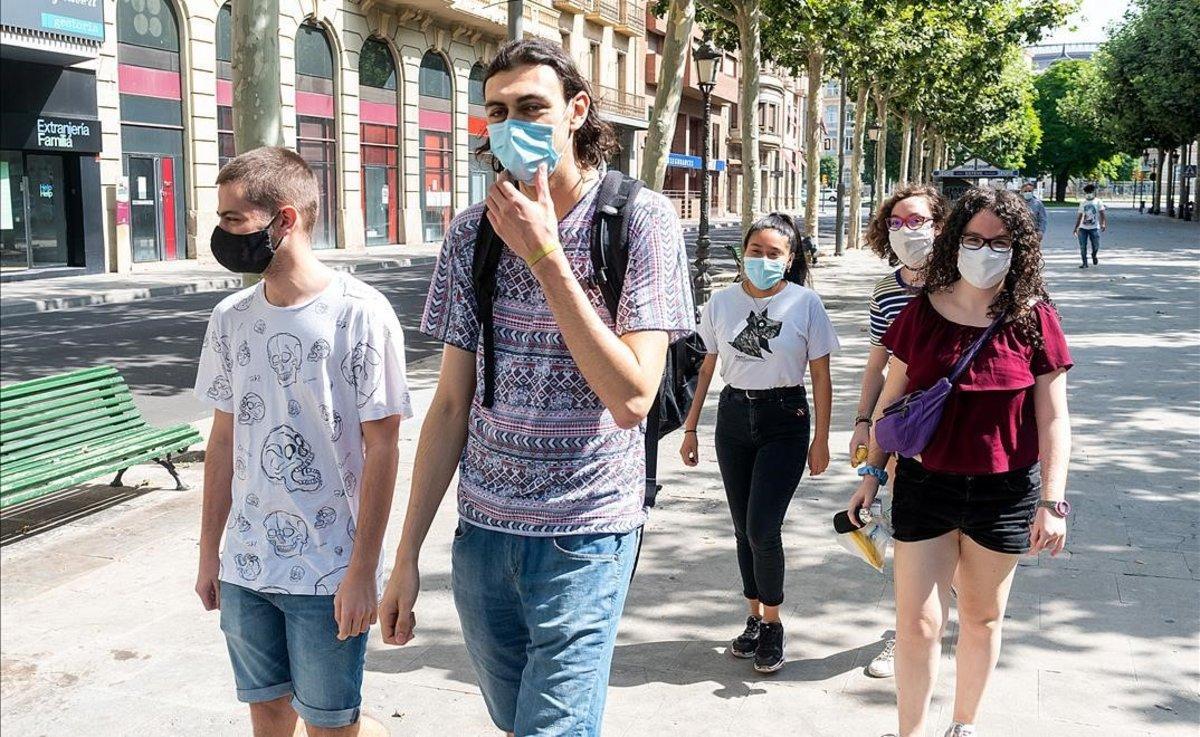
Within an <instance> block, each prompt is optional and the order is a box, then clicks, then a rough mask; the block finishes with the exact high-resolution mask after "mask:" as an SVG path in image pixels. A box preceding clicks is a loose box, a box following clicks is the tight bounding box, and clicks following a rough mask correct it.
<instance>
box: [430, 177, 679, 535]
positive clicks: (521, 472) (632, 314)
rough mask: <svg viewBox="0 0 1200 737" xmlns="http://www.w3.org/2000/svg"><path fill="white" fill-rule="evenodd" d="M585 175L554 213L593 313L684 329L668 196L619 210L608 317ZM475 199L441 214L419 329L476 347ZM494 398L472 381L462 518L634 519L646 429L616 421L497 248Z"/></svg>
mask: <svg viewBox="0 0 1200 737" xmlns="http://www.w3.org/2000/svg"><path fill="white" fill-rule="evenodd" d="M597 189H598V188H597V187H596V186H593V187H592V189H591V191H589V192H588V193H587V194H585V195H584V196H583V199H581V200H580V201H579V202H578V203H577V204H576V205H575V207H574V208H572V210H571V211H570V212H569V213H567V215H566V217H564V218H563V220H562V222H561V223H559V230H558V233H559V239H560V241H561V242H562V246H563V251H564V253H565V254H566V256H567V258H568V259H569V260H570V262H571V269H572V271H573V272H574V274H575V276H576V278H578V279H579V280H580V284H581V285H582V286H583V288H584V291H585V292H586V293H587V295H588V297H589V299H590V300H591V302H592V306H593V307H594V308H595V310H596V312H597V314H599V315H600V317H601V319H603V320H604V321H605V323H607V324H608V326H609V327H610V328H612V329H613V331H614V332H615V333H616V334H617V335H623V334H625V333H630V332H637V331H645V330H662V331H666V332H668V333H669V335H670V340H672V341H674V340H677V339H679V338H681V337H684V336H685V335H687V334H688V333H691V332H692V331H693V330H694V329H695V317H694V312H693V307H692V297H691V289H690V286H689V279H688V264H687V252H686V251H685V250H684V246H683V234H682V232H681V230H680V227H679V218H678V216H677V215H676V214H675V210H674V208H673V207H672V206H671V204H670V202H669V201H668V200H667V199H666V198H665V197H663V196H662V195H661V194H659V193H657V192H653V191H650V190H648V189H642V190H641V191H640V193H639V194H638V196H637V198H636V199H635V201H634V202H633V203H632V204H631V205H630V207H631V208H632V209H631V210H630V212H629V223H630V235H629V265H628V269H627V271H626V275H625V286H624V289H623V290H622V294H621V301H620V304H619V306H618V309H617V319H616V321H615V322H614V321H613V319H612V317H611V315H609V312H608V309H607V308H606V306H605V304H604V298H603V296H602V295H601V293H600V290H599V289H598V288H597V287H595V286H592V285H591V281H590V279H591V276H592V262H591V251H590V247H589V238H590V236H591V224H592V215H593V212H594V210H595V197H596V191H597ZM482 215H483V205H482V204H480V205H475V206H473V207H470V208H468V209H467V210H464V211H463V212H461V213H459V214H458V216H456V217H455V218H454V220H453V221H452V222H451V223H450V229H449V231H448V232H447V234H446V239H445V242H444V244H443V246H442V252H441V255H440V256H439V258H438V263H437V268H436V270H435V272H434V275H433V279H432V281H431V282H430V285H429V298H428V301H427V302H426V304H425V315H424V319H423V320H422V323H421V331H422V332H424V333H426V334H428V335H430V336H432V337H434V338H437V339H438V340H441V341H443V342H445V343H449V344H450V345H453V346H456V347H458V348H461V349H463V350H467V351H472V352H475V353H476V371H477V375H478V376H482V375H483V351H482V349H481V348H482V341H480V339H479V338H480V335H479V333H480V323H479V316H478V311H477V303H476V299H475V294H474V291H473V289H472V286H471V264H472V260H473V258H474V252H475V236H476V233H477V231H478V228H479V222H480V219H481V217H482ZM496 281H497V286H496V297H495V301H494V320H495V331H496V334H495V339H496V352H495V370H496V384H495V401H494V403H493V406H492V407H491V408H485V407H484V406H483V405H482V397H483V382H482V380H480V381H478V382H476V390H475V400H474V402H473V404H472V407H471V414H470V420H469V422H468V432H467V443H466V447H465V448H464V449H463V454H462V459H461V461H460V464H459V489H458V511H459V515H460V517H461V518H462V519H463V520H465V521H466V522H469V523H471V524H474V525H478V526H481V527H487V528H491V529H496V530H501V531H505V532H511V533H515V534H520V535H535V536H538V535H568V534H582V533H620V532H628V531H631V530H634V529H637V528H638V527H639V526H641V525H642V524H643V523H644V522H645V520H646V513H645V511H644V509H643V505H642V500H643V496H644V494H645V467H646V463H645V460H646V459H645V447H644V442H645V440H644V434H643V433H644V430H643V429H641V428H634V429H632V430H622V429H621V428H620V427H618V426H617V424H616V422H615V421H614V420H613V417H612V414H611V413H610V412H609V411H608V410H607V409H606V408H605V407H604V405H603V403H601V401H600V398H599V397H598V396H596V393H595V392H593V391H592V389H591V387H589V386H588V384H587V381H586V380H585V379H584V377H583V374H582V373H581V372H580V370H579V367H578V366H577V365H576V363H575V360H574V359H573V358H572V357H571V353H570V351H569V350H568V349H567V345H566V342H565V341H564V340H563V336H562V333H561V331H560V330H559V328H558V325H557V323H556V322H555V320H554V315H553V314H552V313H551V311H550V307H549V305H548V304H547V303H546V297H545V294H544V293H543V291H542V288H541V285H540V284H539V283H538V281H537V279H536V278H535V277H534V276H533V274H532V273H530V271H529V269H528V267H527V266H526V265H525V263H524V262H523V261H522V260H521V259H520V258H519V257H518V256H516V255H515V254H514V253H513V252H512V251H510V250H508V249H507V248H506V249H505V250H504V254H503V256H502V257H501V259H500V266H499V270H498V272H497V280H496Z"/></svg>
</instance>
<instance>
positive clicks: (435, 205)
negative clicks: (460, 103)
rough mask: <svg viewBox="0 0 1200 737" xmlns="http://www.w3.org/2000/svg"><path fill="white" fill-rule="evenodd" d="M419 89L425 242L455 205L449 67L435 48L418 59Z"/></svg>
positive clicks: (438, 235)
mask: <svg viewBox="0 0 1200 737" xmlns="http://www.w3.org/2000/svg"><path fill="white" fill-rule="evenodd" d="M419 88H420V93H421V98H420V101H419V103H418V108H419V113H418V119H419V126H420V132H419V135H420V142H421V171H420V181H421V227H422V231H423V237H424V240H425V241H426V242H430V241H440V240H441V239H442V236H444V235H445V233H446V228H447V227H448V226H449V225H450V214H451V212H452V209H453V206H454V195H453V192H454V148H453V143H452V142H453V140H454V139H453V129H454V128H453V119H454V105H453V100H452V99H451V98H452V96H453V94H452V93H453V83H452V81H451V79H450V70H449V68H447V66H446V60H445V59H444V58H442V55H441V54H439V53H437V52H436V51H427V52H425V56H424V58H422V59H421V77H420V80H419Z"/></svg>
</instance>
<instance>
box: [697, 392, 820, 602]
mask: <svg viewBox="0 0 1200 737" xmlns="http://www.w3.org/2000/svg"><path fill="white" fill-rule="evenodd" d="M808 417H809V416H808V401H807V399H806V397H805V393H804V387H802V386H801V387H795V388H793V389H790V390H788V393H787V396H782V397H778V396H776V397H769V398H753V399H751V398H748V397H747V396H746V395H745V393H742V392H738V391H737V390H734V389H730V388H729V387H726V388H725V390H724V391H722V392H721V403H720V406H719V408H718V409H717V433H716V436H717V437H716V439H717V464H718V465H719V466H720V468H721V479H722V481H724V482H725V496H726V498H727V499H728V500H729V511H730V514H731V515H732V516H733V530H734V536H735V537H736V538H737V554H738V568H740V569H741V573H742V592H743V593H744V594H745V596H746V598H747V599H758V600H759V601H761V602H762V603H763V604H764V605H766V606H779V605H780V604H782V603H783V570H784V557H783V538H782V535H781V530H782V528H783V517H784V514H786V513H787V508H788V504H790V503H791V501H792V495H793V494H794V493H795V492H796V486H797V485H799V483H800V477H801V476H802V475H803V473H804V466H805V463H806V462H807V460H808V434H809V419H808Z"/></svg>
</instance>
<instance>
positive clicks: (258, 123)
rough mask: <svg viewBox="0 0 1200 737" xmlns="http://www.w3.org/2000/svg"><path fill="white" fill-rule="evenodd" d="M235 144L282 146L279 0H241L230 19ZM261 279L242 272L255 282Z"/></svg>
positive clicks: (242, 147) (238, 146)
mask: <svg viewBox="0 0 1200 737" xmlns="http://www.w3.org/2000/svg"><path fill="white" fill-rule="evenodd" d="M230 36H231V48H230V62H231V63H230V66H231V67H232V76H233V80H232V87H233V145H234V148H235V150H236V151H237V153H239V154H241V153H245V152H247V151H250V150H252V149H256V148H259V147H260V146H282V145H283V99H282V97H281V96H280V89H281V87H280V83H279V0H239V1H238V2H235V3H233V15H232V17H231V21H230ZM261 278H262V276H261V275H259V274H242V284H243V285H245V286H250V285H251V284H254V283H256V282H258V281H259V280H260V279H261Z"/></svg>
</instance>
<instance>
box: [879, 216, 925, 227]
mask: <svg viewBox="0 0 1200 737" xmlns="http://www.w3.org/2000/svg"><path fill="white" fill-rule="evenodd" d="M932 219H933V218H927V217H925V216H924V215H909V216H908V217H906V218H902V217H890V218H888V219H887V226H888V230H900V228H902V227H908V229H909V230H916V229H917V228H919V227H921V226H922V225H924V224H925V223H928V222H930V221H931V220H932Z"/></svg>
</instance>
